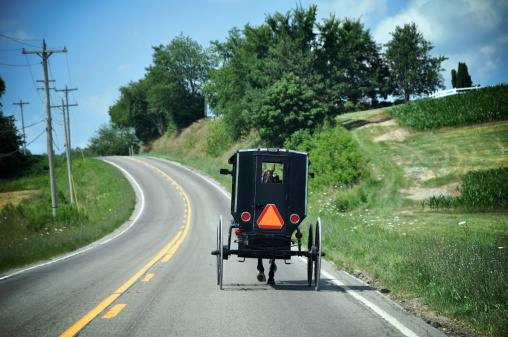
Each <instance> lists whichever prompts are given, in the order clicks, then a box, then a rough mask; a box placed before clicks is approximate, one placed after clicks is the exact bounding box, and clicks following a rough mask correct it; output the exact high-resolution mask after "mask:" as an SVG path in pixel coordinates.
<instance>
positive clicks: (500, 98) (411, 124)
mask: <svg viewBox="0 0 508 337" xmlns="http://www.w3.org/2000/svg"><path fill="white" fill-rule="evenodd" d="M389 113H390V114H391V115H392V117H393V118H397V119H398V120H399V121H400V122H401V123H402V124H403V125H404V126H406V127H408V128H411V129H413V130H417V131H427V130H435V129H439V128H442V127H457V126H467V125H475V124H480V123H486V122H494V121H500V120H508V84H500V85H497V86H494V87H487V88H482V89H479V90H470V91H468V92H465V93H460V94H456V95H451V96H446V97H442V98H437V99H432V98H426V99H421V100H417V101H414V102H411V103H407V104H404V105H400V106H397V107H395V108H393V109H391V110H390V111H389Z"/></svg>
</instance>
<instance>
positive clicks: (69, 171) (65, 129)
mask: <svg viewBox="0 0 508 337" xmlns="http://www.w3.org/2000/svg"><path fill="white" fill-rule="evenodd" d="M67 111H69V107H67ZM62 115H63V124H64V132H65V153H66V154H67V172H68V173H69V190H70V193H71V203H73V204H74V203H75V202H76V201H75V200H74V188H73V185H72V164H71V147H70V146H69V138H70V137H69V136H68V133H67V126H66V123H65V106H64V102H63V100H62Z"/></svg>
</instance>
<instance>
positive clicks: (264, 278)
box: [258, 273, 266, 282]
mask: <svg viewBox="0 0 508 337" xmlns="http://www.w3.org/2000/svg"><path fill="white" fill-rule="evenodd" d="M258 281H259V282H264V281H266V277H265V274H262V273H258Z"/></svg>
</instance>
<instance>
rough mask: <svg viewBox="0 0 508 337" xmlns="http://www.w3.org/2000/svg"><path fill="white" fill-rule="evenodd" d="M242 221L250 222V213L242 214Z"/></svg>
mask: <svg viewBox="0 0 508 337" xmlns="http://www.w3.org/2000/svg"><path fill="white" fill-rule="evenodd" d="M242 220H243V221H249V220H250V213H249V212H243V213H242Z"/></svg>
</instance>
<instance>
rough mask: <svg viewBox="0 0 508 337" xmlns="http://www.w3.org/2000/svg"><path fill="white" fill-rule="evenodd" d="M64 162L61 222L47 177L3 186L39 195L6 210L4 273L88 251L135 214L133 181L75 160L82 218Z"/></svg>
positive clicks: (0, 251) (0, 240)
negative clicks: (30, 191)
mask: <svg viewBox="0 0 508 337" xmlns="http://www.w3.org/2000/svg"><path fill="white" fill-rule="evenodd" d="M62 159H63V157H61V156H57V157H56V159H55V164H56V170H55V175H56V185H57V191H58V192H57V196H58V209H57V212H56V216H55V217H53V215H52V204H51V191H50V186H49V185H50V184H49V174H47V172H46V173H44V174H34V175H31V176H29V177H24V178H21V179H18V180H13V181H4V182H2V186H3V187H2V191H3V192H5V191H16V190H35V191H37V192H36V193H34V194H33V195H32V196H30V197H28V198H26V199H24V200H22V201H21V203H19V204H18V205H16V206H13V205H12V204H8V205H7V206H4V207H3V208H2V209H1V210H0V221H1V222H0V272H4V271H6V270H8V269H11V268H16V267H21V266H24V265H27V264H30V263H34V262H37V261H40V260H43V259H48V258H51V257H54V256H56V255H59V254H62V253H66V252H69V251H72V250H75V249H77V248H79V247H82V246H85V245H87V244H89V243H91V242H94V241H96V240H98V239H99V238H101V237H103V236H104V235H106V234H108V233H111V232H112V231H113V230H115V229H116V228H118V227H119V226H120V225H121V224H123V223H124V222H125V221H126V220H127V219H128V218H129V216H130V215H131V214H132V211H133V209H134V205H135V194H134V190H133V189H132V187H131V185H130V184H129V182H128V180H127V179H126V178H125V177H124V176H123V174H122V173H121V172H120V171H119V170H118V169H116V168H115V167H113V166H111V165H110V164H107V163H105V162H103V161H100V160H96V159H91V158H87V159H86V160H82V159H75V160H73V176H74V183H75V186H76V191H77V200H78V204H79V208H80V211H79V212H78V210H77V205H75V204H71V203H70V190H69V186H68V175H67V169H66V168H67V167H66V164H65V163H64V161H62Z"/></svg>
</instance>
